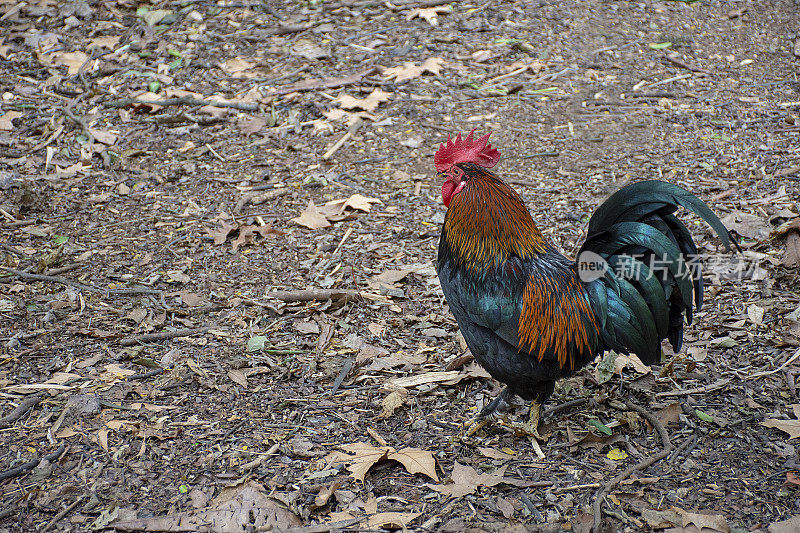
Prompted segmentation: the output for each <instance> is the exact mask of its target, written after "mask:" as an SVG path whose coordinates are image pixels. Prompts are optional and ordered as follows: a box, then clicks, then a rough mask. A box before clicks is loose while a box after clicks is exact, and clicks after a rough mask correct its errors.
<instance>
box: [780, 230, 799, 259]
mask: <svg viewBox="0 0 800 533" xmlns="http://www.w3.org/2000/svg"><path fill="white" fill-rule="evenodd" d="M781 264H783V266H785V267H786V268H798V267H800V233H797V232H792V233H790V234H788V235H787V236H786V251H785V252H784V253H783V257H782V258H781Z"/></svg>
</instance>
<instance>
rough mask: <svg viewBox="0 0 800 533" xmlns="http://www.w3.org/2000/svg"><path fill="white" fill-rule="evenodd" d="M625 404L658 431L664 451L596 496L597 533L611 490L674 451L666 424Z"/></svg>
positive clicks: (594, 529)
mask: <svg viewBox="0 0 800 533" xmlns="http://www.w3.org/2000/svg"><path fill="white" fill-rule="evenodd" d="M623 402H625V406H626V407H627V408H628V409H630V410H631V411H636V412H637V413H639V414H640V415H641V416H643V417H644V418H645V419H646V420H647V421H648V422H650V424H651V425H652V426H653V427H654V428H655V429H656V430H657V431H658V434H659V436H660V437H661V443H662V444H663V445H664V449H663V450H661V451H660V452H658V453H656V454H654V455H651V456H650V457H646V458H645V459H644V460H642V461H640V462H638V463H636V464H635V465H633V466H630V467H628V468H626V469H625V471H624V472H622V473H621V474H619V475H618V476H616V477H615V478H613V479H612V480H611V481H609V482H608V483H606V485H605V487H603V488H602V489H600V490H599V491H597V496H595V499H594V503H593V504H592V512H593V513H594V526H593V528H592V531H594V532H595V533H599V532H600V525H601V524H602V521H603V513H602V505H603V499H604V498H605V497H606V494H608V493H609V492H610V491H611V489H613V488H614V487H616V486H617V485H619V483H620V482H621V481H623V480H624V479H625V478H627V477H628V476H630V475H631V474H633V473H634V472H637V471H639V470H644V469H645V468H647V467H648V466H650V465H651V464H653V463H655V462H656V461H660V460H661V459H663V458H665V457H666V456H668V455H669V454H670V453H671V452H672V449H673V446H672V442H671V441H670V440H669V434H668V433H667V429H666V428H665V427H664V424H662V423H661V421H660V420H659V419H658V418H656V417H655V416H653V415H652V414H651V413H649V412H647V411H646V410H645V409H644V408H642V407H639V406H638V405H636V404H633V403H631V401H630V400H628V399H623Z"/></svg>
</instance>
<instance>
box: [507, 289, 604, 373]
mask: <svg viewBox="0 0 800 533" xmlns="http://www.w3.org/2000/svg"><path fill="white" fill-rule="evenodd" d="M587 327H592V328H595V329H597V324H596V322H595V319H594V313H593V312H592V310H591V308H590V307H589V302H588V300H587V298H586V293H585V292H584V289H583V287H582V286H581V284H580V283H578V281H577V278H575V277H563V278H553V277H550V276H542V277H536V278H534V277H531V278H530V279H529V280H528V283H527V285H526V286H525V292H524V293H523V296H522V313H521V314H520V317H519V329H518V333H519V339H520V344H521V347H522V348H525V349H526V350H527V351H529V352H530V353H531V354H533V355H535V356H536V357H537V358H538V359H539V361H541V360H542V359H543V358H544V355H545V352H546V351H547V350H548V348H550V349H552V350H553V352H554V354H555V356H556V358H557V359H558V364H559V365H560V366H561V367H562V368H563V367H564V366H565V365H566V364H567V363H569V365H570V367H574V365H575V361H574V360H573V358H574V356H575V355H579V354H581V355H582V354H588V353H589V352H590V351H591V349H592V347H591V345H590V344H589V335H588V331H587Z"/></svg>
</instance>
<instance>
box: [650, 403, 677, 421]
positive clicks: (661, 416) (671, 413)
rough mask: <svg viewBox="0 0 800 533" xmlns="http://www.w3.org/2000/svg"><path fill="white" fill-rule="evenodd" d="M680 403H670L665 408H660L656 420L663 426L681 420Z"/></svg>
mask: <svg viewBox="0 0 800 533" xmlns="http://www.w3.org/2000/svg"><path fill="white" fill-rule="evenodd" d="M682 412H683V411H682V410H681V404H680V403H679V402H675V403H671V404H669V405H668V406H666V407H665V408H663V409H661V410H660V411H659V412H658V414H657V415H656V416H657V417H658V420H659V421H660V422H661V423H662V424H664V425H665V426H667V425H669V424H677V423H678V422H680V420H681V416H680V415H681V413H682Z"/></svg>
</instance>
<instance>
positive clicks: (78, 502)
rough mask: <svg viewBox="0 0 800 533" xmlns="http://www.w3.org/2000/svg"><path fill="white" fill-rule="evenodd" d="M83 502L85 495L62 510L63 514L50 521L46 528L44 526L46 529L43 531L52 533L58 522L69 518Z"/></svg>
mask: <svg viewBox="0 0 800 533" xmlns="http://www.w3.org/2000/svg"><path fill="white" fill-rule="evenodd" d="M83 500H84V495H83V494H81V495H80V496H78V499H77V500H75V501H74V502H72V503H71V504H70V505H68V506H67V507H66V508H65V509H62V510H61V512H59V513H58V514H57V515H55V516H54V517H53V519H52V520H50V521H49V522H48V523H47V525H46V526H44V529H42V531H52V530H53V526H54V525H56V522H58V521H59V520H61V519H62V518H64V517H65V516H67V514H69V513H71V512H72V511H73V510H74V509H75V508H76V507H77V506H78V505H80V503H81V502H82V501H83Z"/></svg>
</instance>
